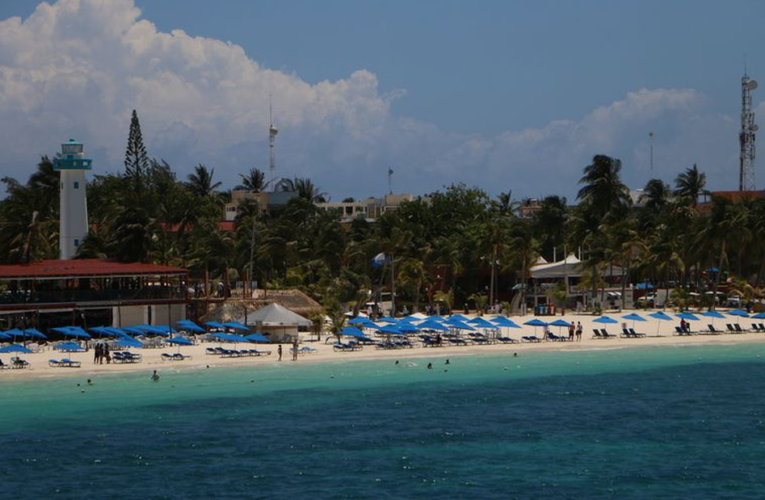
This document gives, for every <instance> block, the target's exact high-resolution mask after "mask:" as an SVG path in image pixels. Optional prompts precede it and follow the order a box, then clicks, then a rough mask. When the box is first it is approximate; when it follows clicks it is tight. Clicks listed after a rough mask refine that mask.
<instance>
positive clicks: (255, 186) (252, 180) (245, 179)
mask: <svg viewBox="0 0 765 500" xmlns="http://www.w3.org/2000/svg"><path fill="white" fill-rule="evenodd" d="M239 177H241V178H242V185H241V187H242V188H243V189H244V190H246V191H249V192H250V193H259V192H261V191H263V187H264V186H265V182H266V174H264V173H263V172H261V171H260V170H258V169H257V168H251V169H250V171H249V172H247V175H242V174H239Z"/></svg>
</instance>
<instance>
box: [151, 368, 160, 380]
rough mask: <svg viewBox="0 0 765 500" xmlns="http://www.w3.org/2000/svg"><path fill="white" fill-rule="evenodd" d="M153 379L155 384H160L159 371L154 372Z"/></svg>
mask: <svg viewBox="0 0 765 500" xmlns="http://www.w3.org/2000/svg"><path fill="white" fill-rule="evenodd" d="M151 379H152V380H153V381H154V382H159V373H157V370H154V373H153V374H152V376H151Z"/></svg>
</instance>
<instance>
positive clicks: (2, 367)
mask: <svg viewBox="0 0 765 500" xmlns="http://www.w3.org/2000/svg"><path fill="white" fill-rule="evenodd" d="M10 369H11V365H6V364H5V363H3V360H2V359H0V370H10Z"/></svg>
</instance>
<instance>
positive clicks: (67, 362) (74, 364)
mask: <svg viewBox="0 0 765 500" xmlns="http://www.w3.org/2000/svg"><path fill="white" fill-rule="evenodd" d="M60 366H61V367H63V368H79V367H80V366H82V363H80V362H79V361H75V360H73V359H69V358H64V359H62V360H61V365H60Z"/></svg>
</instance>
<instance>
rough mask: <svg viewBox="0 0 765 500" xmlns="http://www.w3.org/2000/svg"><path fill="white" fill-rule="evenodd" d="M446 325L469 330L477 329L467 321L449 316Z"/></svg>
mask: <svg viewBox="0 0 765 500" xmlns="http://www.w3.org/2000/svg"><path fill="white" fill-rule="evenodd" d="M444 325H446V326H448V327H449V328H454V329H456V330H467V331H469V332H474V331H475V328H473V327H472V326H470V325H468V324H467V323H465V322H463V321H459V320H456V319H452V318H449V319H448V320H446V321H444Z"/></svg>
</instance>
